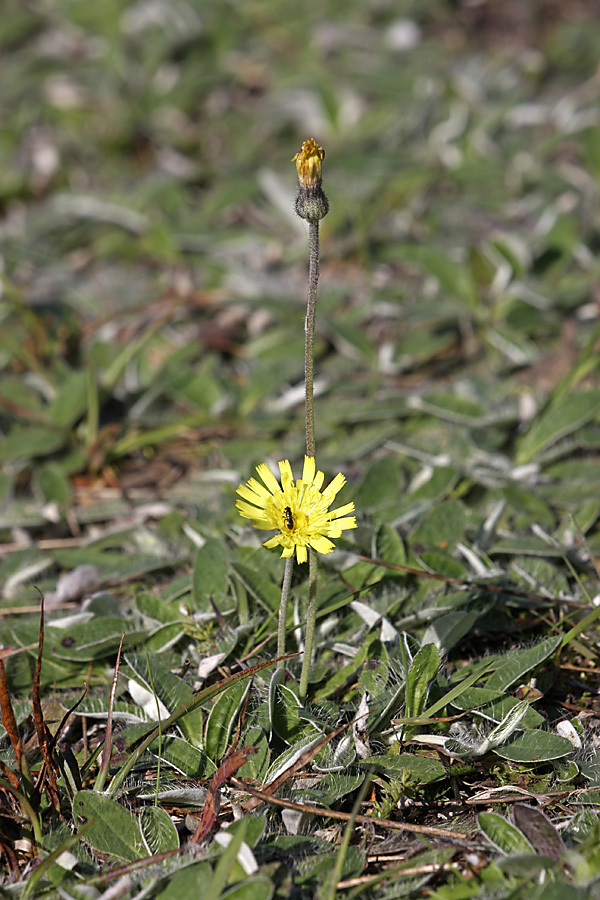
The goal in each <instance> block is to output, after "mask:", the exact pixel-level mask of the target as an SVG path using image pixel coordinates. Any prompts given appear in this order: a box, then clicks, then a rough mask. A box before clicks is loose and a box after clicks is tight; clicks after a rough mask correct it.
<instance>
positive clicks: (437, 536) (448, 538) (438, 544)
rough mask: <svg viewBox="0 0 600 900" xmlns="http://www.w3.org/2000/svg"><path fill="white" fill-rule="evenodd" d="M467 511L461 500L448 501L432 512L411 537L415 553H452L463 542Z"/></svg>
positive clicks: (411, 544)
mask: <svg viewBox="0 0 600 900" xmlns="http://www.w3.org/2000/svg"><path fill="white" fill-rule="evenodd" d="M465 522H466V511H465V507H464V506H463V504H462V503H461V502H460V501H459V500H446V501H445V502H444V503H441V504H440V505H439V506H436V507H434V509H432V510H430V511H429V512H428V513H427V515H426V516H425V518H424V519H422V521H421V522H420V524H419V525H418V526H417V527H416V528H415V530H414V531H413V533H412V534H411V536H410V546H411V549H412V551H413V553H421V552H422V551H423V550H444V551H446V552H448V553H451V552H452V551H453V550H454V548H455V547H456V545H457V543H458V542H459V541H460V540H462V538H463V533H464V530H465Z"/></svg>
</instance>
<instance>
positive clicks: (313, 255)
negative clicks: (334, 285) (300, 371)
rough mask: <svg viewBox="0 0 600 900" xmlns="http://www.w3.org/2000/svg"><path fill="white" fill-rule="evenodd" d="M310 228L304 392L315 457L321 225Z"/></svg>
mask: <svg viewBox="0 0 600 900" xmlns="http://www.w3.org/2000/svg"><path fill="white" fill-rule="evenodd" d="M308 228H309V233H308V237H309V261H308V296H307V299H306V320H305V324H304V332H305V336H306V341H305V351H304V391H305V410H306V455H307V456H314V455H315V414H314V388H313V375H314V352H315V316H316V312H317V288H318V285H319V223H318V222H311V223H310V224H309V226H308Z"/></svg>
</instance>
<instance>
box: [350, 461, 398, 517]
mask: <svg viewBox="0 0 600 900" xmlns="http://www.w3.org/2000/svg"><path fill="white" fill-rule="evenodd" d="M399 494H400V472H399V468H398V464H397V462H396V461H395V460H394V459H393V458H392V457H390V456H384V457H383V458H382V459H378V460H377V462H375V463H373V465H372V466H370V468H369V469H368V471H367V473H366V474H365V476H364V478H363V480H362V483H361V485H360V487H359V488H358V490H357V491H356V494H355V497H354V501H355V504H356V508H357V509H362V510H365V511H369V510H373V509H377V508H378V507H381V506H389V505H390V504H391V503H394V502H395V501H396V500H397V498H398V496H399Z"/></svg>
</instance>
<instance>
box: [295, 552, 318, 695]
mask: <svg viewBox="0 0 600 900" xmlns="http://www.w3.org/2000/svg"><path fill="white" fill-rule="evenodd" d="M316 623H317V554H316V551H315V550H313V549H312V547H309V550H308V612H307V615H306V642H305V645H304V657H303V659H302V672H301V673H300V690H299V696H300V702H301V703H304V701H305V700H306V695H307V693H308V675H309V672H310V667H311V663H312V655H313V646H314V642H315V626H316Z"/></svg>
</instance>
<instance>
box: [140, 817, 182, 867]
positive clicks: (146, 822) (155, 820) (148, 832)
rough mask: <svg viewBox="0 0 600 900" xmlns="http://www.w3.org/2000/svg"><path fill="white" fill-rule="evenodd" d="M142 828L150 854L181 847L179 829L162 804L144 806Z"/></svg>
mask: <svg viewBox="0 0 600 900" xmlns="http://www.w3.org/2000/svg"><path fill="white" fill-rule="evenodd" d="M140 830H141V832H142V838H143V840H144V843H145V844H146V847H147V849H148V855H149V856H154V854H156V853H166V852H167V851H168V850H177V848H178V847H179V835H178V834H177V829H176V828H175V825H174V824H173V822H172V821H171V819H170V817H169V815H168V814H167V813H166V812H165V811H164V809H161V808H160V806H145V807H144V809H143V810H142V813H141V815H140Z"/></svg>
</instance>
